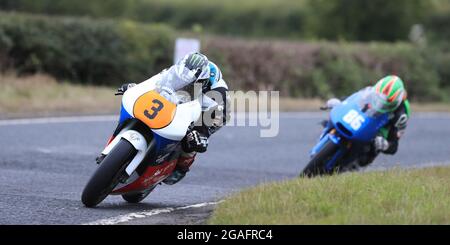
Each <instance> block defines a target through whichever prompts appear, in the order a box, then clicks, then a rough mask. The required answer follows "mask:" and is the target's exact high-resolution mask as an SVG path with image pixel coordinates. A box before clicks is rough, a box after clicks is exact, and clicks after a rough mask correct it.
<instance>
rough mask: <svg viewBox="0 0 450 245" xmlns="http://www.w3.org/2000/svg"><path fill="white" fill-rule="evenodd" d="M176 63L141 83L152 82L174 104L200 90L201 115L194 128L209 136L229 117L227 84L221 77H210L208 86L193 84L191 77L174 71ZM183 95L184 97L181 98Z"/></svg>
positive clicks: (181, 101)
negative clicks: (179, 74) (182, 75)
mask: <svg viewBox="0 0 450 245" xmlns="http://www.w3.org/2000/svg"><path fill="white" fill-rule="evenodd" d="M175 69H176V65H174V66H172V67H170V68H169V69H166V70H163V71H162V72H161V73H159V74H157V75H155V76H153V77H151V78H149V79H147V80H146V81H144V82H143V83H154V84H155V87H156V90H157V91H158V92H159V93H160V94H161V95H162V96H164V97H165V98H167V99H168V100H170V101H171V102H173V103H175V104H179V103H183V102H185V101H186V95H189V96H191V99H192V96H195V94H197V91H196V89H197V90H198V92H201V93H202V94H201V96H202V111H203V113H202V117H201V118H200V121H199V122H197V123H196V126H195V130H197V131H199V132H200V133H202V134H203V135H205V136H207V137H209V136H210V135H212V134H213V133H215V132H216V131H217V130H219V129H220V128H221V127H222V126H223V125H225V124H226V122H227V121H228V120H229V118H230V110H229V108H230V106H229V104H230V97H229V95H228V86H227V84H226V82H225V81H224V80H223V79H222V78H221V76H220V78H218V79H212V81H210V83H209V84H208V86H204V87H203V89H202V86H201V85H200V86H198V88H197V87H196V86H194V84H193V81H194V80H195V79H194V78H193V77H189V76H186V77H179V76H178V75H177V72H175ZM183 96H184V98H183Z"/></svg>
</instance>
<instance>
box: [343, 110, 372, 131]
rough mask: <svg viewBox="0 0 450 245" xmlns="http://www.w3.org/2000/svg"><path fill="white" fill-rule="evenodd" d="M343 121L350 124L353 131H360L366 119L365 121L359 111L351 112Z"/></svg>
mask: <svg viewBox="0 0 450 245" xmlns="http://www.w3.org/2000/svg"><path fill="white" fill-rule="evenodd" d="M343 120H344V122H346V123H348V124H349V125H350V127H352V129H353V130H358V129H359V128H360V127H361V126H362V124H363V123H364V121H365V120H366V119H364V117H363V116H361V115H360V114H359V113H358V112H357V111H355V110H351V111H349V112H348V113H347V114H346V115H345V116H344V118H343Z"/></svg>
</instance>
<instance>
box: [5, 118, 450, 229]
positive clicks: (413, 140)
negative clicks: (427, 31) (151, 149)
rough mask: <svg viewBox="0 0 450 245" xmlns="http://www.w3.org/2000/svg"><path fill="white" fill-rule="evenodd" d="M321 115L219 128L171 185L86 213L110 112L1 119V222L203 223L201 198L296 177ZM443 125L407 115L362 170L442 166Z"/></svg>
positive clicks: (449, 158)
mask: <svg viewBox="0 0 450 245" xmlns="http://www.w3.org/2000/svg"><path fill="white" fill-rule="evenodd" d="M325 117H326V114H324V113H293V114H292V113H291V114H288V113H286V114H282V115H281V117H280V132H279V135H278V136H277V137H275V138H260V137H259V133H260V128H258V127H225V128H223V129H222V130H221V131H219V132H218V133H217V134H215V135H214V136H213V137H212V138H211V139H210V147H209V150H208V152H207V153H206V154H203V155H200V156H199V157H198V159H197V161H196V162H195V163H194V165H193V168H192V170H191V171H190V172H189V174H188V176H187V177H186V178H185V179H184V180H183V181H181V182H180V183H178V184H176V185H174V186H166V185H162V186H160V187H158V188H157V189H156V190H155V191H154V192H153V193H152V194H150V196H149V197H147V199H145V200H144V202H143V203H141V204H128V203H126V202H125V201H123V200H122V199H121V197H118V196H113V197H108V198H107V199H106V200H105V201H104V202H103V203H102V204H101V205H100V206H99V207H98V208H95V209H87V208H85V207H84V206H83V205H82V203H81V201H80V196H81V191H82V190H83V188H84V185H85V184H86V182H87V181H88V178H89V177H90V176H91V174H92V173H93V171H94V170H95V168H96V164H95V163H94V159H95V156H96V155H97V154H98V153H99V152H100V151H101V150H102V148H103V146H104V144H105V141H106V139H107V138H108V136H109V135H110V133H111V132H112V130H113V129H114V127H115V124H116V123H115V121H114V119H115V118H114V117H98V118H96V117H95V118H76V119H71V118H69V119H67V120H65V119H58V120H55V121H52V120H50V121H48V120H30V121H27V120H24V121H22V120H19V121H0V156H1V157H0V193H1V198H0V224H85V223H90V222H94V223H95V224H116V223H119V224H177V223H178V224H198V223H202V222H204V220H205V219H206V218H207V216H208V214H209V213H210V212H211V210H212V208H213V207H214V205H213V204H214V203H210V202H215V201H218V200H221V199H223V198H224V197H225V196H227V195H228V194H230V193H232V192H234V191H238V190H240V189H242V188H245V187H249V186H253V185H256V184H258V183H262V182H268V181H277V180H283V179H289V178H295V177H296V176H297V175H298V173H299V171H300V170H301V169H302V168H303V167H304V166H305V164H307V162H308V152H309V150H310V149H311V147H312V146H313V145H314V144H315V141H316V139H317V137H318V135H319V132H320V129H321V128H320V126H319V125H318V122H319V121H320V120H321V119H323V118H325ZM449 125H450V115H448V114H433V113H431V114H430V113H429V114H416V115H415V117H413V118H412V119H411V121H410V124H409V128H408V130H407V133H406V134H405V137H404V139H403V140H402V141H401V145H400V149H399V152H398V154H397V155H395V156H381V157H379V158H378V159H377V160H376V162H375V163H374V164H373V165H372V167H371V168H386V167H393V166H401V167H411V166H427V165H434V164H439V165H441V164H450V148H449V145H450V126H449ZM191 205H194V206H191ZM123 221H125V222H123Z"/></svg>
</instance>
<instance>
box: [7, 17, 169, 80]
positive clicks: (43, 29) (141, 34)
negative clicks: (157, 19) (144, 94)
mask: <svg viewBox="0 0 450 245" xmlns="http://www.w3.org/2000/svg"><path fill="white" fill-rule="evenodd" d="M173 43H174V42H173V33H172V31H171V29H169V28H167V27H165V26H161V25H142V24H137V23H134V22H131V21H110V20H102V21H92V20H91V19H88V18H81V19H80V18H56V17H53V18H49V17H43V16H33V15H16V14H6V13H1V12H0V63H2V68H3V69H8V68H15V69H17V70H18V72H19V73H35V72H44V73H48V74H51V75H53V76H55V77H56V78H59V79H69V80H75V81H79V82H83V83H95V84H112V83H113V84H119V83H120V82H123V81H124V80H126V79H131V80H141V79H143V78H145V77H148V75H149V74H152V73H156V72H157V71H159V70H160V69H162V68H163V67H165V66H167V65H169V64H170V63H171V62H172V53H173V50H172V49H173Z"/></svg>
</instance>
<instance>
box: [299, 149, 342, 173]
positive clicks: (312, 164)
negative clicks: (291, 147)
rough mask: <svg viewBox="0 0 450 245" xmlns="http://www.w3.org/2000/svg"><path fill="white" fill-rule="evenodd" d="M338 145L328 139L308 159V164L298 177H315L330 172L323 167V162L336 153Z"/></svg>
mask: <svg viewBox="0 0 450 245" xmlns="http://www.w3.org/2000/svg"><path fill="white" fill-rule="evenodd" d="M338 149H339V146H338V145H336V144H334V143H333V142H332V141H328V142H327V143H325V145H324V146H323V147H322V149H321V150H320V151H319V152H318V153H317V154H316V155H315V156H314V157H313V158H312V159H311V161H309V163H308V165H306V167H305V168H304V169H303V171H302V173H301V174H300V177H305V176H306V177H309V178H311V177H316V176H320V175H324V174H330V173H329V172H328V171H327V170H326V169H325V167H326V166H325V164H326V163H327V162H328V160H329V159H330V158H331V157H332V156H333V155H334V154H335V153H336V151H337V150H338Z"/></svg>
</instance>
